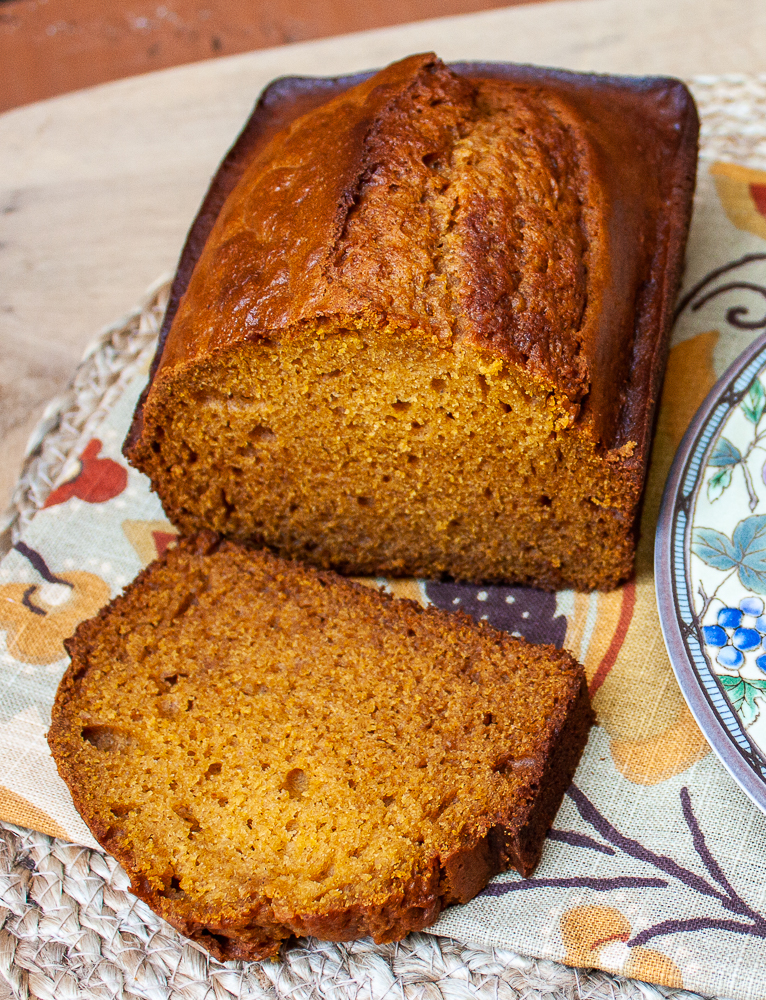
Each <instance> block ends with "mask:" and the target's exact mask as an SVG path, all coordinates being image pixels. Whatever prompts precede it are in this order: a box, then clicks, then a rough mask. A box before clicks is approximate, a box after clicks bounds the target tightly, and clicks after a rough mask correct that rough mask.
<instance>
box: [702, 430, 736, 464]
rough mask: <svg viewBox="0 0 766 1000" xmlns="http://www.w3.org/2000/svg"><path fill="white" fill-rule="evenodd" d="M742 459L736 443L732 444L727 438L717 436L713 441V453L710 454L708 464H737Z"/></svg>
mask: <svg viewBox="0 0 766 1000" xmlns="http://www.w3.org/2000/svg"><path fill="white" fill-rule="evenodd" d="M741 461H742V453H741V452H740V450H739V448H737V446H736V445H733V444H732V443H731V441H729V440H728V439H727V438H725V437H722V438H719V439H718V440H717V441H716V443H715V448H714V449H713V454H712V455H711V456H710V461H709V462H708V465H714V466H715V467H716V468H720V467H722V466H726V465H738V464H739V463H740V462H741Z"/></svg>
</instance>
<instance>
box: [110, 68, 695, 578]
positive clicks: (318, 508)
mask: <svg viewBox="0 0 766 1000" xmlns="http://www.w3.org/2000/svg"><path fill="white" fill-rule="evenodd" d="M352 84H354V85H352ZM316 105H318V106H316ZM696 139H697V116H696V112H695V109H694V105H693V102H692V100H691V97H690V96H689V93H688V91H687V90H686V88H685V87H684V86H683V85H682V84H681V83H679V82H678V81H673V80H620V79H616V78H602V77H593V76H580V75H578V74H571V73H570V74H567V73H557V72H555V71H540V70H534V69H532V68H530V67H507V66H506V67H503V66H491V65H488V66H482V65H470V64H466V65H463V66H456V67H454V68H453V69H450V68H448V67H446V66H445V65H444V64H442V63H441V62H440V61H439V60H438V59H436V58H435V57H434V56H431V55H425V56H413V57H410V58H408V59H405V60H404V61H402V62H400V63H396V64H394V65H392V66H390V67H388V68H387V69H385V70H383V71H381V72H380V73H377V74H376V75H374V76H367V77H366V78H365V77H362V78H355V79H354V80H345V81H344V80H340V81H289V80H288V81H280V82H277V83H276V84H275V85H273V87H272V88H271V89H270V90H267V92H266V94H265V95H264V97H263V98H262V99H261V102H260V103H259V105H258V107H257V109H256V111H255V113H254V116H253V119H252V120H251V122H250V124H249V125H248V127H247V129H246V130H245V133H244V134H243V137H242V138H241V139H240V142H239V143H238V145H237V146H235V148H234V150H233V151H232V154H231V155H230V157H229V159H228V160H227V161H226V162H225V163H224V165H223V167H222V170H221V172H220V174H219V176H218V178H217V179H216V181H215V182H214V184H213V187H212V189H211V192H210V195H209V196H208V199H207V201H206V203H205V205H204V206H203V210H202V212H201V214H200V216H199V218H198V220H197V223H196V224H195V226H194V228H193V229H192V232H191V234H190V238H189V243H188V245H187V248H186V251H185V254H184V257H183V259H182V263H181V267H180V269H179V273H178V276H177V279H176V284H175V286H174V292H173V301H172V304H171V308H170V310H169V313H168V317H167V322H166V328H165V331H164V334H163V339H162V342H161V346H160V349H159V351H158V355H157V359H156V365H155V370H154V374H153V379H152V383H151V386H150V388H149V390H148V394H147V395H146V396H145V398H144V399H143V401H142V403H141V404H140V406H139V410H138V412H137V414H136V419H135V422H134V426H133V429H132V431H131V434H130V437H129V440H128V442H127V444H126V454H127V456H128V457H129V459H130V461H131V462H132V463H133V464H134V465H135V466H137V467H138V468H139V469H141V470H142V471H144V472H145V473H146V474H147V475H148V476H149V477H150V478H151V481H152V484H153V487H154V489H155V490H156V491H157V492H158V493H159V495H160V498H161V500H162V503H163V506H164V508H165V511H166V513H167V514H168V516H169V517H170V519H171V520H172V521H173V522H174V523H175V524H176V525H178V527H179V528H180V529H181V530H182V531H183V532H186V533H191V532H194V531H196V530H199V529H200V528H210V529H213V530H215V531H218V532H221V533H223V534H225V535H226V536H228V537H232V538H236V539H240V540H248V539H249V540H253V541H255V542H257V543H258V544H266V545H268V546H270V547H271V548H273V549H274V550H275V551H277V552H279V553H280V554H282V555H286V556H290V557H294V558H300V559H304V560H308V561H310V562H313V563H315V564H317V565H319V566H322V567H332V568H335V569H338V570H340V571H341V572H344V573H351V574H387V575H415V576H430V577H439V576H450V577H453V578H458V579H463V580H471V581H481V580H484V581H506V582H517V583H526V584H534V585H536V586H540V587H545V588H559V587H566V586H571V587H575V588H578V589H591V588H609V587H613V586H615V585H616V584H617V583H619V582H620V581H621V580H623V579H624V578H625V577H626V576H628V575H629V574H630V572H631V568H632V562H633V554H634V548H635V529H636V520H637V512H638V508H639V500H640V496H641V491H642V486H643V481H644V475H645V470H646V464H647V459H648V455H649V446H650V438H651V431H652V420H653V412H654V405H655V401H656V399H657V395H658V391H659V388H660V384H661V379H662V374H663V367H664V360H665V352H666V344H667V335H668V331H669V328H670V321H671V310H672V306H673V301H674V297H675V294H676V290H677V287H678V283H679V278H680V272H681V266H682V261H683V248H684V242H685V238H686V231H687V226H688V221H689V214H690V209H691V198H692V191H693V186H694V171H695V162H696ZM224 199H225V200H224ZM222 202H223V204H222V207H221V203H222ZM219 209H220V210H219ZM182 292H183V297H182V298H180V301H179V297H180V295H181V293H182Z"/></svg>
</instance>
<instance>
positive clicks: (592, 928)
mask: <svg viewBox="0 0 766 1000" xmlns="http://www.w3.org/2000/svg"><path fill="white" fill-rule="evenodd" d="M630 937H631V926H630V921H629V920H628V919H627V917H625V916H624V914H622V913H620V911H619V910H617V909H615V908H614V907H613V906H574V907H572V909H570V910H567V911H566V913H564V914H563V915H562V917H561V938H562V940H563V942H564V947H565V948H566V954H565V955H564V964H565V965H572V966H575V967H580V968H582V967H583V966H584V967H587V968H598V969H605V970H606V971H607V972H614V973H617V974H618V975H623V976H630V977H631V978H632V979H642V980H644V981H645V982H650V983H661V984H662V985H663V986H671V987H674V988H675V989H683V985H684V981H683V976H682V975H681V970H680V969H679V968H678V966H677V965H676V964H675V962H674V961H673V960H672V959H670V958H668V956H667V955H663V954H662V952H660V951H655V950H654V949H653V948H642V947H641V946H640V945H638V946H637V947H634V948H631V947H629V945H628V941H629V940H630Z"/></svg>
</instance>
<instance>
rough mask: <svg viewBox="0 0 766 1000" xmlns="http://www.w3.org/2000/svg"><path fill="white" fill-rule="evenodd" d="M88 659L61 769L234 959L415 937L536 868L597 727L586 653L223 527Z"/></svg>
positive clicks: (97, 622)
mask: <svg viewBox="0 0 766 1000" xmlns="http://www.w3.org/2000/svg"><path fill="white" fill-rule="evenodd" d="M67 649H68V651H69V653H70V655H71V658H72V662H71V665H70V667H69V669H68V670H67V672H66V674H65V675H64V678H63V680H62V682H61V685H60V687H59V691H58V695H57V697H56V702H55V705H54V709H53V721H52V725H51V729H50V733H49V737H48V739H49V743H50V746H51V750H52V752H53V756H54V758H55V760H56V764H57V766H58V769H59V772H60V773H61V775H62V777H63V778H64V780H65V781H66V782H67V784H68V785H69V788H70V789H71V792H72V796H73V798H74V801H75V804H76V806H77V808H78V809H79V811H80V814H81V815H82V816H83V818H84V819H85V821H86V823H87V824H88V825H89V827H90V828H91V830H92V831H93V833H94V835H95V836H96V837H97V839H98V840H99V842H100V843H101V844H102V845H103V846H104V848H105V849H106V850H107V851H109V853H110V854H112V855H113V856H114V857H115V858H117V859H118V860H119V861H120V862H121V863H122V865H123V866H124V867H125V869H126V870H127V872H128V874H129V875H130V879H131V884H132V888H133V891H134V892H135V893H136V894H137V895H139V896H140V897H142V898H143V899H144V900H146V902H147V903H148V904H149V905H150V906H152V907H153V908H154V909H155V910H156V911H157V912H158V913H160V914H161V915H162V916H163V917H164V918H166V919H167V920H169V921H170V923H172V924H173V925H174V926H175V927H177V928H178V929H179V930H180V931H182V932H183V933H184V934H186V935H187V936H189V937H190V938H192V939H193V940H195V941H198V942H200V943H201V944H202V945H204V946H205V947H206V948H207V949H209V950H210V951H211V952H212V953H213V954H214V955H215V956H216V957H218V958H220V959H232V958H244V959H255V958H263V957H265V956H268V955H274V954H276V952H277V951H278V949H279V945H280V942H281V941H283V940H284V939H286V938H288V937H290V936H291V935H307V934H313V935H317V936H319V937H323V938H328V939H331V940H349V939H352V938H356V937H359V936H363V935H367V934H371V935H372V936H373V937H374V938H375V940H376V941H378V942H383V941H392V940H396V939H398V938H401V937H402V936H403V935H404V934H406V933H407V932H408V931H410V930H418V929H420V928H423V927H425V926H427V925H429V924H430V923H432V922H433V921H434V920H435V919H436V917H437V916H438V915H439V912H440V911H441V909H442V908H443V907H444V906H446V905H448V904H450V903H454V902H464V901H467V900H469V899H470V898H471V897H472V896H474V895H475V894H476V893H477V892H479V891H480V890H481V889H482V888H483V887H484V885H485V884H486V882H487V880H488V879H489V878H490V877H491V876H492V875H494V874H496V873H497V872H500V871H502V870H504V869H506V868H508V867H515V868H516V869H518V870H519V871H520V872H522V873H523V874H525V875H528V874H530V873H531V871H532V869H533V868H534V867H535V865H536V863H537V861H538V858H539V856H540V852H541V849H542V845H543V841H544V838H545V834H546V832H547V830H548V828H549V826H550V824H551V822H552V821H553V818H554V816H555V813H556V811H557V809H558V806H559V804H560V802H561V798H562V796H563V794H564V791H565V789H566V788H567V786H568V784H569V782H570V781H571V778H572V775H573V773H574V770H575V767H576V765H577V761H578V759H579V757H580V754H581V752H582V750H583V747H584V745H585V743H586V740H587V736H588V730H589V727H590V724H591V721H592V713H591V709H590V705H589V701H588V694H587V688H586V686H585V682H584V675H583V671H582V668H581V667H580V666H579V664H577V663H576V662H575V661H574V660H573V659H572V657H571V656H570V655H569V654H568V653H565V652H561V651H559V650H556V649H555V648H553V647H551V646H530V645H529V644H527V643H526V642H524V641H519V640H516V639H513V638H511V637H510V636H508V635H506V634H504V633H501V632H498V631H496V630H494V629H493V628H491V627H489V626H487V625H485V624H476V623H475V622H473V621H472V620H471V619H469V618H468V617H467V616H465V615H462V614H457V615H453V614H447V613H445V612H443V611H439V610H436V609H427V610H424V609H422V608H421V607H420V606H419V605H417V604H415V603H413V602H409V601H400V600H395V599H393V598H390V597H388V596H386V595H384V594H381V593H379V592H378V591H376V590H371V589H369V588H367V587H363V586H361V585H359V584H356V583H354V582H351V581H349V580H345V579H343V578H342V577H338V576H336V575H335V574H334V573H331V572H326V571H320V570H316V569H313V568H304V567H301V566H300V565H298V564H296V563H291V562H287V561H284V560H281V559H279V558H277V557H274V556H272V555H271V554H269V553H266V552H263V551H257V550H253V549H249V548H247V547H244V546H240V545H238V544H235V543H232V542H220V541H219V540H217V539H216V537H215V536H213V535H211V534H205V533H203V534H202V535H200V536H198V537H196V538H194V539H186V540H183V541H181V542H180V543H179V545H178V547H177V548H175V549H173V550H171V551H170V552H168V553H167V554H166V555H165V556H164V557H163V558H162V559H161V560H159V561H158V562H155V563H153V564H152V565H151V566H150V567H149V568H148V569H146V570H145V571H144V572H143V573H142V574H141V575H140V576H139V577H138V578H137V579H136V580H135V581H134V582H133V583H132V584H130V585H129V586H128V587H127V588H126V590H125V592H124V594H123V595H122V596H120V597H118V598H116V599H115V600H114V601H112V603H111V604H110V605H109V606H108V607H106V608H105V609H103V610H102V611H101V612H100V614H99V615H98V617H97V618H94V619H92V620H90V621H87V622H84V623H83V624H81V625H80V627H79V628H78V630H77V632H76V634H75V636H74V637H73V638H72V639H71V640H69V641H68V643H67Z"/></svg>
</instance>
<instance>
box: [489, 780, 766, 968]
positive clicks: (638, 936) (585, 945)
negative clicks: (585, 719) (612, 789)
mask: <svg viewBox="0 0 766 1000" xmlns="http://www.w3.org/2000/svg"><path fill="white" fill-rule="evenodd" d="M567 795H568V797H569V798H570V799H571V800H572V802H573V803H574V805H575V807H576V808H577V811H578V812H579V814H580V816H581V817H582V819H583V820H584V821H585V822H586V823H588V824H589V826H590V827H591V828H592V829H593V831H594V832H595V833H596V834H597V835H598V836H599V837H600V839H596V838H595V837H591V836H588V835H586V834H583V833H580V832H578V831H576V830H559V829H555V828H554V829H552V830H550V831H549V833H548V837H549V839H551V840H557V841H559V842H561V843H564V844H567V845H569V847H570V848H576V849H582V850H587V851H596V852H598V853H600V854H607V855H610V856H612V857H615V856H619V855H626V856H628V857H630V858H633V859H634V860H635V861H639V862H641V863H643V864H644V865H645V866H646V869H645V870H646V874H645V875H618V876H614V877H597V876H592V875H575V876H565V877H562V878H545V877H537V876H532V877H531V878H516V879H511V880H509V881H506V882H495V883H490V885H488V886H487V888H486V889H484V890H482V892H480V893H479V896H504V895H506V894H507V893H510V892H525V891H528V890H530V889H545V888H566V889H588V890H590V891H593V892H611V891H613V890H614V889H631V890H632V892H636V891H637V890H639V889H659V890H662V889H668V888H672V884H673V883H674V882H676V883H680V884H681V885H683V886H685V887H686V888H687V889H690V890H691V891H692V893H694V894H696V896H697V897H699V902H700V909H701V910H702V912H701V913H700V915H699V916H692V917H685V918H683V919H678V918H675V917H674V918H671V919H669V920H661V921H660V922H659V923H657V924H654V925H652V926H651V927H645V928H643V930H640V931H638V933H634V931H633V929H631V928H630V926H629V924H628V923H627V921H626V919H625V917H624V916H623V914H621V913H620V912H619V911H618V910H613V909H612V908H610V907H601V906H597V905H591V906H589V907H584V908H573V909H588V910H590V912H591V915H593V914H594V912H595V911H598V913H599V917H598V920H596V918H595V916H594V921H593V922H594V924H595V930H593V931H592V933H591V932H588V933H587V934H586V932H585V931H584V930H583V927H584V919H583V918H582V917H578V918H577V919H576V920H575V922H574V923H573V924H572V925H571V926H569V928H568V930H567V933H568V935H569V940H568V941H567V940H566V939H565V945H566V948H567V954H568V955H570V956H571V957H572V961H571V964H573V965H583V964H592V965H597V966H598V967H599V968H603V969H607V970H608V971H614V964H613V962H614V959H615V955H614V954H613V953H607V954H606V955H605V956H604V955H601V956H599V955H598V952H599V951H600V950H601V949H602V948H604V947H605V946H606V945H607V944H608V943H609V941H618V942H622V944H623V946H624V949H630V950H631V951H632V952H634V953H635V957H634V961H633V962H632V964H630V965H629V964H628V959H629V957H630V956H629V955H627V954H626V952H625V950H624V949H623V950H622V952H621V953H622V954H623V957H624V959H625V965H624V967H623V969H622V972H623V974H625V975H630V976H633V977H634V978H637V979H640V978H642V977H649V979H650V980H651V982H655V983H660V984H662V985H667V986H673V985H677V983H676V980H675V979H674V976H675V974H676V971H677V970H676V967H675V965H673V963H670V965H668V964H666V963H665V962H664V961H663V960H664V959H665V958H666V956H663V955H662V954H661V953H660V952H654V951H652V949H647V948H644V945H645V944H646V943H647V942H648V941H651V940H652V939H653V938H658V937H665V936H668V935H675V934H682V933H694V932H695V931H705V930H718V931H726V932H729V933H732V934H739V935H745V936H752V937H755V938H761V939H766V917H764V916H763V915H762V914H760V913H759V912H758V911H757V910H754V909H753V908H752V907H751V906H750V905H749V904H748V903H747V902H746V900H744V899H743V898H742V896H740V894H739V893H738V892H737V890H736V889H735V888H734V886H733V885H732V884H731V882H730V881H729V878H728V876H727V874H726V873H725V872H724V871H723V869H722V868H721V866H720V865H719V864H718V862H717V861H716V859H715V858H714V856H713V854H712V853H711V851H710V848H709V847H708V846H707V842H706V840H705V835H704V833H703V831H702V829H701V828H700V825H699V823H698V821H697V817H696V816H695V814H694V810H693V808H692V801H691V796H690V794H689V790H688V788H682V789H681V791H680V792H679V803H680V806H681V812H682V815H683V820H684V822H685V824H686V826H687V828H688V830H689V834H690V835H691V841H692V846H693V848H694V851H695V853H696V855H697V858H698V860H699V862H700V864H701V866H702V867H703V868H704V870H705V872H706V875H704V876H703V875H699V874H697V872H696V871H693V870H692V869H691V868H687V867H685V866H684V865H683V864H679V863H678V862H677V861H674V860H673V858H671V857H668V856H667V855H665V854H657V853H656V852H655V851H652V850H650V849H649V848H648V847H644V845H643V844H641V843H640V842H639V841H637V840H633V839H632V838H631V837H626V836H625V835H624V834H623V833H620V831H619V830H618V829H617V827H616V826H614V825H613V824H612V823H610V822H609V820H608V819H607V818H606V816H604V815H603V813H601V812H599V810H598V809H597V808H596V806H595V805H594V804H593V803H592V802H591V801H590V799H589V798H588V797H587V795H585V793H584V792H583V791H582V790H581V789H579V788H578V787H577V785H574V784H573V785H570V786H569V789H568V790H567ZM585 870H587V869H585ZM570 912H571V911H570ZM687 912H688V910H687ZM563 930H564V928H563V926H562V934H563ZM639 948H640V949H641V951H638V949H639ZM578 949H579V950H580V951H582V950H583V949H586V950H588V951H590V952H593V957H592V958H591V959H589V960H588V961H580V960H579V959H578V960H575V959H574V955H575V953H576V952H577V951H578ZM594 949H595V950H594ZM599 957H600V959H601V960H602V961H604V963H605V964H601V962H600V961H596V960H595V959H597V958H599ZM565 961H567V962H569V961H570V959H569V958H567V959H565ZM607 961H609V962H610V963H612V964H606V962H607ZM667 961H668V962H670V960H669V959H668V960H667ZM647 970H648V971H647ZM678 974H679V975H680V972H679V973H678ZM663 976H667V977H668V979H667V980H666V979H664V978H663Z"/></svg>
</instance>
